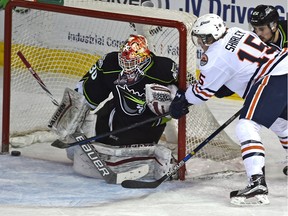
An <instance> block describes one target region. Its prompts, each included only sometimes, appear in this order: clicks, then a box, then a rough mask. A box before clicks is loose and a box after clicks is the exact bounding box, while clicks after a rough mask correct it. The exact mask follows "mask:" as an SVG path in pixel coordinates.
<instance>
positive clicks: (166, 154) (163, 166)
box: [154, 145, 177, 179]
mask: <svg viewBox="0 0 288 216" xmlns="http://www.w3.org/2000/svg"><path fill="white" fill-rule="evenodd" d="M155 157H156V159H157V160H156V161H155V166H154V178H155V179H160V178H161V177H163V176H164V175H165V174H167V173H168V172H169V171H170V170H172V169H173V167H174V166H175V165H176V164H177V161H176V160H175V159H174V157H173V155H172V151H171V150H170V149H168V148H166V147H164V146H161V145H159V146H157V147H156V149H155ZM173 179H177V176H173Z"/></svg>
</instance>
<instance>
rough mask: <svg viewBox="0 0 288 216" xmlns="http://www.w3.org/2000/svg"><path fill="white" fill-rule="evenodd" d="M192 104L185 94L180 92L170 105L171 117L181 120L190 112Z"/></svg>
mask: <svg viewBox="0 0 288 216" xmlns="http://www.w3.org/2000/svg"><path fill="white" fill-rule="evenodd" d="M190 105H191V104H189V103H188V101H187V100H186V98H185V92H184V91H181V90H178V91H177V93H176V96H175V98H174V99H173V101H172V103H171V105H170V115H171V117H172V118H174V119H179V118H181V117H182V116H184V115H186V114H187V113H188V112H189V109H188V107H189V106H190Z"/></svg>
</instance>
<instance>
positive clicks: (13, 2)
mask: <svg viewBox="0 0 288 216" xmlns="http://www.w3.org/2000/svg"><path fill="white" fill-rule="evenodd" d="M16 6H18V7H24V8H31V9H39V10H46V11H51V12H59V13H65V14H73V15H80V16H86V17H92V18H103V19H109V20H117V21H126V22H127V21H128V20H129V22H135V23H141V24H150V25H159V26H165V27H171V28H176V29H178V31H179V88H180V89H186V71H187V68H186V62H187V50H186V49H187V48H186V47H187V28H186V26H185V25H184V23H182V22H179V21H174V20H168V19H157V18H149V17H143V16H134V15H127V14H120V13H111V12H103V11H97V10H88V9H81V8H73V7H67V6H59V5H53V4H46V3H37V2H31V1H21V0H10V1H9V2H8V4H7V5H6V8H5V27H4V33H5V34H4V77H3V110H2V146H1V152H2V153H7V152H9V132H10V96H11V95H10V84H11V83H10V81H11V67H10V65H11V46H12V44H11V43H12V41H11V37H12V22H13V20H12V11H13V8H15V7H16ZM185 156H186V119H185V117H182V118H181V119H179V120H178V161H181V160H182V159H183V158H184V157H185ZM179 177H180V179H181V180H184V179H185V166H183V167H182V168H181V169H180V170H179Z"/></svg>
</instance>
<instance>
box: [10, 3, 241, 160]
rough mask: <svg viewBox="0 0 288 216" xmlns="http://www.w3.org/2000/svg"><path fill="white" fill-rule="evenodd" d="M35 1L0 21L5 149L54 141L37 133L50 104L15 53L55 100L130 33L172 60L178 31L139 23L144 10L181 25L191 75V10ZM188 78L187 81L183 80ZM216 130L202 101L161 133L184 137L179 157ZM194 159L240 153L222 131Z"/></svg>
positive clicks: (43, 125) (45, 121)
mask: <svg viewBox="0 0 288 216" xmlns="http://www.w3.org/2000/svg"><path fill="white" fill-rule="evenodd" d="M36 5H37V8H29V7H28V6H26V7H23V5H22V7H17V8H16V9H14V10H12V13H11V23H10V22H9V21H6V23H5V25H11V56H9V59H10V61H11V67H10V71H11V82H10V83H11V105H10V119H9V122H10V143H11V145H12V146H13V145H14V146H17V147H19V146H21V145H23V146H25V145H27V144H31V143H33V142H35V141H37V140H38V141H39V140H40V141H41V139H42V140H45V139H46V138H47V139H52V140H53V138H55V137H54V136H53V135H51V134H50V135H45V136H43V135H42V134H41V133H40V132H41V131H49V130H48V127H47V124H48V120H49V118H50V117H51V116H52V114H53V112H54V111H55V106H54V105H53V104H52V103H51V100H50V99H49V97H47V95H45V92H44V91H43V90H42V89H41V87H40V86H39V84H38V83H37V81H36V80H35V79H34V78H33V77H32V76H31V74H30V72H29V71H28V69H27V68H26V67H25V65H24V64H23V62H22V61H21V60H20V58H19V57H18V56H17V54H16V53H17V52H18V51H21V52H22V53H23V54H24V55H25V57H26V59H27V60H28V61H29V63H30V64H31V66H32V67H33V68H34V70H35V71H36V72H37V73H38V75H39V77H40V78H41V79H42V80H43V82H44V83H45V85H46V86H47V88H48V89H49V90H50V91H51V93H52V94H53V96H54V98H55V99H56V100H58V101H60V100H61V98H62V94H63V92H64V89H65V88H66V87H70V88H72V89H73V88H74V87H75V84H76V82H77V81H78V80H79V79H80V78H81V77H82V76H83V75H84V74H85V73H86V72H87V71H88V69H89V68H90V67H91V65H93V64H94V63H95V62H96V61H97V59H98V58H99V57H100V56H102V55H104V54H105V53H107V52H111V51H115V50H118V49H119V47H120V45H121V44H122V43H123V41H125V40H126V39H127V36H128V35H130V34H135V33H137V34H143V35H145V36H146V37H147V39H148V41H149V46H150V49H151V50H152V51H153V52H155V53H156V54H157V55H162V56H166V57H170V58H172V59H173V60H174V61H176V62H177V63H179V47H180V45H179V37H180V36H179V34H180V33H179V31H178V30H177V29H176V28H172V27H164V26H160V25H156V24H152V23H151V24H143V23H141V21H143V19H142V18H141V16H142V17H145V16H147V14H149V17H152V18H155V20H156V21H157V22H156V23H159V22H160V21H161V20H160V21H159V20H157V19H163V20H166V21H167V20H168V21H169V20H171V21H178V22H182V23H184V25H185V26H186V28H187V43H186V48H187V61H186V67H187V71H188V72H187V73H188V74H187V77H190V76H191V74H192V75H193V76H195V77H196V48H195V47H194V46H193V44H192V42H191V40H190V31H191V26H192V24H193V22H194V20H195V17H194V16H193V15H192V14H188V13H184V12H180V11H172V10H170V11H169V10H165V9H158V8H147V7H139V6H128V5H120V4H112V3H105V2H101V1H93V0H86V1H79V0H78V1H77V0H66V1H64V5H65V7H66V6H69V7H75V8H82V9H89V10H87V11H86V12H85V13H83V14H81V13H79V10H77V9H76V10H73V9H72V10H69V12H68V11H64V8H65V7H62V10H63V12H61V9H59V8H60V7H58V8H57V11H54V9H55V8H54V7H48V6H46V5H45V4H42V5H43V6H41V7H40V6H39V3H38V4H36ZM75 8H74V9H75ZM93 10H95V11H98V13H99V11H100V12H101V11H104V12H111V14H110V17H107V18H106V19H105V16H103V17H101V18H96V17H94V15H93ZM115 13H117V14H119V13H120V14H126V15H127V14H128V15H135V16H139V23H137V22H133V23H132V22H130V20H129V19H127V17H124V18H123V20H121V21H119V20H113V14H115ZM106 15H107V14H106ZM108 18H109V19H108ZM6 58H7V56H6V57H5V59H6ZM188 82H189V78H187V84H188ZM6 91H7V90H6ZM175 124H176V125H174V126H173V125H172V126H171V125H170V127H172V128H173V127H174V128H175V129H177V122H176V123H175ZM218 127H219V124H218V122H217V121H216V119H215V118H214V116H213V114H212V113H211V112H210V110H209V109H208V108H207V106H206V105H205V104H204V105H199V106H192V107H191V108H190V112H189V114H188V115H187V117H186V126H185V128H186V131H178V132H176V135H173V134H172V132H171V131H170V132H166V138H167V137H168V138H167V139H168V141H169V140H173V138H174V140H177V136H178V135H180V134H181V133H182V134H185V135H186V142H185V148H184V149H182V150H178V151H182V155H184V156H185V154H186V153H189V152H191V151H192V150H193V149H195V147H196V146H197V145H198V144H199V143H201V142H202V141H203V140H205V139H206V138H207V137H208V136H209V135H210V134H212V133H213V132H214V131H215V130H216V129H217V128H218ZM39 133H40V134H39ZM168 133H169V134H168ZM23 136H24V137H28V139H25V138H23ZM171 136H173V138H172V139H171ZM175 136H176V137H175ZM164 139H165V138H164ZM196 156H197V157H202V158H209V159H212V160H218V161H223V160H228V159H232V158H235V157H238V156H239V147H238V145H236V144H235V143H234V142H233V141H232V140H231V139H230V138H229V136H227V134H226V133H225V132H224V131H223V132H221V133H220V134H219V135H218V136H217V137H215V138H214V139H213V141H211V143H210V144H209V145H207V146H206V147H204V148H203V149H202V150H201V151H200V152H199V153H197V155H196Z"/></svg>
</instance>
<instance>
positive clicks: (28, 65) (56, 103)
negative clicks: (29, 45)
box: [17, 51, 59, 106]
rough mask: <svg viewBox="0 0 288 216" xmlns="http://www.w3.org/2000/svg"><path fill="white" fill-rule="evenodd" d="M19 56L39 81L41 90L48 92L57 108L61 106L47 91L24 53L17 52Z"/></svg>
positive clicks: (48, 92)
mask: <svg viewBox="0 0 288 216" xmlns="http://www.w3.org/2000/svg"><path fill="white" fill-rule="evenodd" d="M17 55H18V56H19V58H20V59H21V60H22V62H23V63H24V65H25V66H26V67H27V68H28V70H29V71H30V73H31V74H32V75H33V77H34V78H35V79H36V80H37V82H38V84H39V85H40V86H41V88H42V89H43V90H44V91H45V92H46V94H47V95H48V96H49V97H50V99H51V101H52V103H53V104H54V105H56V106H59V103H58V102H57V100H55V98H54V97H53V95H52V93H51V92H50V91H49V90H48V89H47V87H46V85H45V84H44V83H43V81H42V80H41V78H40V77H39V76H38V74H37V73H36V72H35V70H34V69H33V68H32V66H31V65H30V63H29V62H28V61H27V59H26V58H25V57H24V55H23V53H22V52H21V51H18V52H17Z"/></svg>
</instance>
